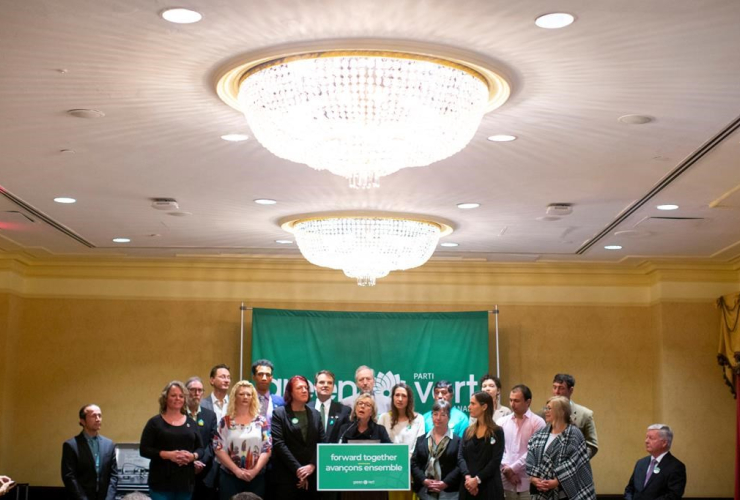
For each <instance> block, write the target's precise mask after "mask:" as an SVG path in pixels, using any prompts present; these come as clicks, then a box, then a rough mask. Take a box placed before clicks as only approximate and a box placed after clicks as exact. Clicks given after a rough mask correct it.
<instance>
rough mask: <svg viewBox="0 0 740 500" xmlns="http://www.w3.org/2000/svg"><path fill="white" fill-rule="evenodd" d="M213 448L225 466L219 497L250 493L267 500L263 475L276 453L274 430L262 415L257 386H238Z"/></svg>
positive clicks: (230, 399)
mask: <svg viewBox="0 0 740 500" xmlns="http://www.w3.org/2000/svg"><path fill="white" fill-rule="evenodd" d="M213 447H214V449H215V452H216V457H218V460H219V462H220V463H221V468H220V470H219V496H220V498H221V500H227V499H230V498H231V497H232V496H234V495H236V494H237V493H241V492H244V491H248V492H251V493H256V494H257V495H259V496H261V497H264V496H265V476H264V474H263V473H262V472H263V470H264V468H265V465H267V461H268V460H269V459H270V453H271V451H272V439H271V437H270V426H269V424H268V423H267V419H265V417H263V416H261V415H260V404H259V400H258V398H257V391H256V390H255V388H254V386H253V385H252V384H251V383H250V382H248V381H246V380H242V381H239V382H237V383H236V384H234V387H233V388H232V389H231V394H230V395H229V405H228V407H227V410H226V415H224V418H222V419H221V421H220V422H219V423H218V432H217V433H216V437H215V438H214V443H213Z"/></svg>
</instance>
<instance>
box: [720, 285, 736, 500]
mask: <svg viewBox="0 0 740 500" xmlns="http://www.w3.org/2000/svg"><path fill="white" fill-rule="evenodd" d="M717 307H718V308H719V309H720V311H721V318H720V322H719V325H720V326H719V352H718V353H717V361H718V362H719V364H720V366H721V367H722V376H723V378H724V380H725V383H726V384H727V385H728V386H729V387H730V390H731V391H732V394H733V396H735V400H736V405H737V409H736V412H735V423H736V427H737V429H736V432H735V500H740V398H738V397H737V390H738V386H739V385H740V329H739V328H738V318H740V293H734V294H732V295H725V296H723V297H720V298H719V299H717Z"/></svg>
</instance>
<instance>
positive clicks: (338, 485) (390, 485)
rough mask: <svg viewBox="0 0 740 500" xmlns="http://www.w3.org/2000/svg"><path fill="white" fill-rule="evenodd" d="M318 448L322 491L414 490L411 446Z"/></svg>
mask: <svg viewBox="0 0 740 500" xmlns="http://www.w3.org/2000/svg"><path fill="white" fill-rule="evenodd" d="M318 448H319V449H318V454H317V459H316V472H317V485H318V490H319V491H352V490H355V491H356V490H359V491H373V490H381V491H393V490H397V491H407V490H410V489H411V465H410V458H409V447H408V445H405V444H320V445H319V446H318Z"/></svg>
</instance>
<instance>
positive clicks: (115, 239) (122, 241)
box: [113, 238, 131, 243]
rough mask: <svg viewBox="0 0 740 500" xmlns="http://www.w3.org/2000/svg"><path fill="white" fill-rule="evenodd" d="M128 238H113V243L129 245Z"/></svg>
mask: <svg viewBox="0 0 740 500" xmlns="http://www.w3.org/2000/svg"><path fill="white" fill-rule="evenodd" d="M130 242H131V239H130V238H113V243H130Z"/></svg>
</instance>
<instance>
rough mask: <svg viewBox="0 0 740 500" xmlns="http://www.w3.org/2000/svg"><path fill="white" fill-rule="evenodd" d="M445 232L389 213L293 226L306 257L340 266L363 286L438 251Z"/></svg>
mask: <svg viewBox="0 0 740 500" xmlns="http://www.w3.org/2000/svg"><path fill="white" fill-rule="evenodd" d="M440 232H441V231H440V227H439V225H437V224H435V223H431V222H425V221H417V220H412V219H401V218H398V219H395V218H384V217H331V218H317V219H306V220H302V221H298V222H296V223H295V224H294V225H293V233H294V234H295V237H296V243H297V244H298V248H299V249H300V251H301V253H302V254H303V256H304V257H305V258H306V260H308V261H309V262H311V263H312V264H315V265H317V266H321V267H328V268H330V269H341V270H342V271H344V274H345V275H346V276H348V277H350V278H355V279H357V284H358V285H360V286H374V285H375V280H376V279H378V278H383V277H385V276H387V275H388V273H389V272H390V271H397V270H405V269H411V268H414V267H418V266H421V265H422V264H424V263H425V262H426V261H427V260H429V258H430V257H431V256H432V254H433V253H434V250H435V248H436V246H437V242H438V241H439V236H440Z"/></svg>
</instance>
